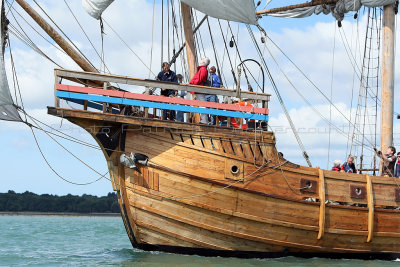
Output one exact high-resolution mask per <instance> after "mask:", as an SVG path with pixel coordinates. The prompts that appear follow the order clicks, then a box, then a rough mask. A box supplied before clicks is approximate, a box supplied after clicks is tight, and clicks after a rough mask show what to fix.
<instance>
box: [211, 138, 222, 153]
mask: <svg viewBox="0 0 400 267" xmlns="http://www.w3.org/2000/svg"><path fill="white" fill-rule="evenodd" d="M211 142H212V144H213V145H214V149H215V151H217V152H220V153H224V149H223V147H222V143H221V141H220V139H218V138H211Z"/></svg>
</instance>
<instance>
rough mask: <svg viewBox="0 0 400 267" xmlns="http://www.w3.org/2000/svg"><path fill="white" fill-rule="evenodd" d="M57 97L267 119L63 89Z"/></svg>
mask: <svg viewBox="0 0 400 267" xmlns="http://www.w3.org/2000/svg"><path fill="white" fill-rule="evenodd" d="M57 97H60V98H69V99H79V100H88V101H96V102H103V103H112V104H120V105H131V106H139V107H147V108H156V109H167V110H176V111H183V112H192V113H203V114H209V115H217V116H225V117H233V118H242V119H253V120H255V119H256V120H264V121H267V120H268V115H264V114H251V113H244V112H236V111H229V110H219V109H212V108H203V107H192V106H184V105H175V104H165V103H158V102H150V101H142V100H133V99H125V98H117V97H108V96H100V95H88V94H79V93H71V92H64V91H57Z"/></svg>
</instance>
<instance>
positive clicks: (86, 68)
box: [16, 0, 98, 72]
mask: <svg viewBox="0 0 400 267" xmlns="http://www.w3.org/2000/svg"><path fill="white" fill-rule="evenodd" d="M16 2H17V3H18V4H19V5H20V6H21V7H22V8H23V9H24V10H25V11H26V13H28V14H29V15H30V16H31V17H32V19H33V20H34V21H36V23H37V24H39V26H40V27H41V28H42V29H43V30H44V31H45V32H46V33H47V34H48V35H49V36H50V37H51V38H52V39H53V40H54V41H55V42H56V43H57V44H58V45H59V46H60V47H61V48H62V49H63V50H64V51H65V53H67V54H68V55H69V56H70V57H71V58H72V60H74V61H75V63H76V64H78V66H79V67H81V68H82V69H83V70H84V71H90V72H98V71H97V70H96V69H95V68H94V67H93V66H92V65H90V64H89V63H88V62H87V61H86V60H85V59H84V58H83V57H82V56H81V55H79V54H78V53H77V52H76V51H75V49H74V48H73V47H72V46H71V45H70V44H69V43H68V42H67V41H65V40H64V38H63V37H62V36H61V35H60V34H58V32H57V31H56V30H54V29H53V27H52V26H51V25H50V24H48V23H47V22H46V21H45V20H44V19H43V18H42V17H41V16H40V15H39V14H38V13H37V12H36V11H35V10H34V9H33V8H32V7H31V6H30V5H28V3H26V1H24V0H16Z"/></svg>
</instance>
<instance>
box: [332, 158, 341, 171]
mask: <svg viewBox="0 0 400 267" xmlns="http://www.w3.org/2000/svg"><path fill="white" fill-rule="evenodd" d="M332 171H335V172H340V160H338V159H337V160H335V161H334V162H333V167H332Z"/></svg>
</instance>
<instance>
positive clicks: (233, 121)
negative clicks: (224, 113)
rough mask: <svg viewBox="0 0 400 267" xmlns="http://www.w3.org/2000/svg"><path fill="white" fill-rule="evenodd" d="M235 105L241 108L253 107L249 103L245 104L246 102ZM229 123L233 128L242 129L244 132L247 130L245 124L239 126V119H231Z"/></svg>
mask: <svg viewBox="0 0 400 267" xmlns="http://www.w3.org/2000/svg"><path fill="white" fill-rule="evenodd" d="M236 105H238V106H241V107H248V106H253V105H252V104H250V103H249V102H246V101H241V102H238V103H236ZM230 121H231V125H232V127H233V128H236V129H243V130H246V129H247V128H248V125H247V124H242V126H240V119H238V118H231V119H230Z"/></svg>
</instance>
